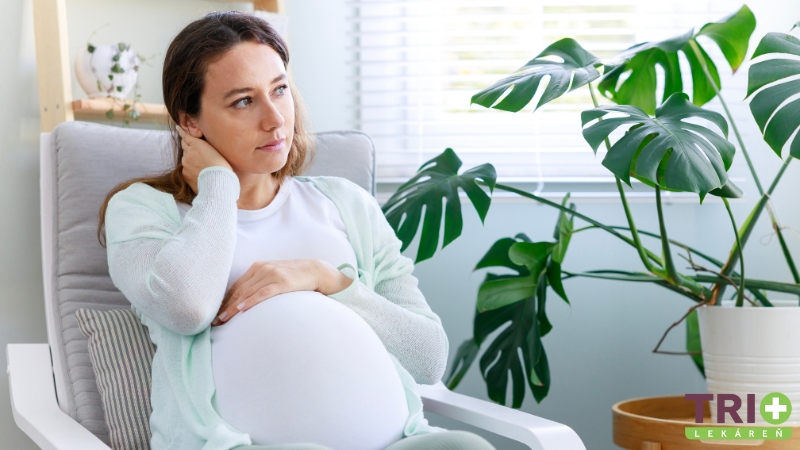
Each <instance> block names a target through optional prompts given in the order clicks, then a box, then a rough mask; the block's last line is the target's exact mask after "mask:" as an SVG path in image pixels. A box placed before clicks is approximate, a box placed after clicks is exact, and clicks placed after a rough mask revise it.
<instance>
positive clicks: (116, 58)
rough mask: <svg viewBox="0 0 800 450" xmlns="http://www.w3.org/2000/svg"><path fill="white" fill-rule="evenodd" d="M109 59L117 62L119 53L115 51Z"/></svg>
mask: <svg viewBox="0 0 800 450" xmlns="http://www.w3.org/2000/svg"><path fill="white" fill-rule="evenodd" d="M111 60H112V61H114V62H117V61H119V53H117V54H116V55H114V57H113V58H111Z"/></svg>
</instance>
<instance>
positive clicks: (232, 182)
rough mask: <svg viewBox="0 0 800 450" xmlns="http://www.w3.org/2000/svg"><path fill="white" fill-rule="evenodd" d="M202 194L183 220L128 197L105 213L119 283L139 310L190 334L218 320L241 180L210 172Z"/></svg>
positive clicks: (149, 201)
mask: <svg viewBox="0 0 800 450" xmlns="http://www.w3.org/2000/svg"><path fill="white" fill-rule="evenodd" d="M198 189H199V192H198V195H197V197H196V198H195V200H194V202H193V206H192V208H191V209H190V210H189V211H188V212H187V213H186V215H185V217H184V218H183V221H182V222H180V217H178V218H177V219H178V222H177V223H176V222H175V220H174V218H170V217H168V216H167V214H168V213H167V212H166V211H164V210H159V209H158V207H157V206H154V205H158V206H163V205H161V204H159V203H158V201H159V200H161V199H154V198H152V197H148V198H136V197H135V196H133V195H130V194H129V193H125V192H124V191H123V192H121V193H119V194H117V195H115V196H114V198H112V200H111V202H109V207H108V210H107V213H106V231H107V237H108V239H107V241H108V261H109V272H110V274H111V278H112V280H113V281H114V284H115V285H116V286H117V287H118V288H119V289H120V291H122V293H123V294H125V296H126V297H127V298H128V300H129V301H130V302H131V304H132V305H133V306H134V307H135V308H136V309H137V310H139V311H141V312H142V313H143V314H145V315H147V316H148V317H150V318H151V319H153V320H155V321H156V322H158V323H159V324H161V325H162V326H164V327H166V328H168V329H170V330H172V331H174V332H177V333H180V334H187V335H191V334H196V333H199V332H200V331H202V330H203V329H205V328H206V327H208V326H209V324H210V323H211V320H213V318H214V315H215V313H216V312H217V310H218V308H219V306H220V303H221V301H222V298H223V297H224V294H225V286H226V285H227V280H228V275H229V272H230V266H231V263H232V261H233V253H234V250H235V246H236V211H237V206H236V201H237V199H238V197H239V189H240V187H239V181H238V178H237V177H236V175H235V174H234V173H233V172H232V171H230V170H227V169H224V168H220V167H213V168H208V169H206V170H204V171H203V172H201V174H200V176H199V177H198ZM159 194H161V195H163V193H158V194H155V193H154V194H153V195H159ZM117 196H120V198H117ZM170 200H171V199H170ZM162 201H163V200H162ZM172 201H174V200H172ZM167 211H168V210H167Z"/></svg>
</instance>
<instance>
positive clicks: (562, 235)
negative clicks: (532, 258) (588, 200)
mask: <svg viewBox="0 0 800 450" xmlns="http://www.w3.org/2000/svg"><path fill="white" fill-rule="evenodd" d="M569 196H570V195H569V194H567V195H566V196H564V199H563V200H562V201H561V206H563V207H566V206H567V202H568V201H569ZM569 207H570V209H573V210H574V209H575V204H570V205H569ZM574 217H575V216H573V215H570V216H569V219H568V218H567V213H566V212H565V211H564V210H563V209H562V210H561V211H560V212H559V215H558V222H557V223H556V229H555V231H554V232H553V238H555V240H556V246H555V248H554V249H553V260H554V261H555V262H557V263H558V264H561V263H562V262H564V256H566V254H567V247H569V241H570V239H572V230H574V229H575V220H574Z"/></svg>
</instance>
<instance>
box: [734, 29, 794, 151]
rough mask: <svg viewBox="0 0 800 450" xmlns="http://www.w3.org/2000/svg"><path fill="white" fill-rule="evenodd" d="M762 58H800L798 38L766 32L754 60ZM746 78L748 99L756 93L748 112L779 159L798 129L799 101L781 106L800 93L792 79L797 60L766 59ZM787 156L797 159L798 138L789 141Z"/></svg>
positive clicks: (756, 65)
mask: <svg viewBox="0 0 800 450" xmlns="http://www.w3.org/2000/svg"><path fill="white" fill-rule="evenodd" d="M763 55H770V56H779V55H792V56H800V39H797V38H796V37H794V36H791V35H789V34H785V33H767V34H766V36H764V37H763V38H762V39H761V42H759V43H758V47H756V51H755V53H753V58H756V57H759V56H763ZM747 75H748V77H747V96H748V97H749V96H751V95H752V94H753V93H755V92H757V91H758V93H757V94H755V96H754V97H753V98H752V100H751V101H750V112H751V113H752V114H753V118H755V120H756V123H757V124H758V128H759V129H760V130H761V133H762V135H763V136H764V141H766V142H767V144H768V145H769V146H770V148H772V150H773V151H775V153H777V154H778V155H779V156H780V155H781V153H782V151H783V147H784V146H785V145H786V143H787V142H788V141H789V138H790V137H791V136H792V134H793V133H794V132H795V131H796V130H797V128H798V127H800V99H793V100H792V101H790V102H787V103H786V104H783V103H784V102H785V101H786V100H788V99H789V97H791V96H793V95H795V94H797V93H800V80H797V79H791V77H793V76H795V75H800V61H798V60H797V59H788V58H779V57H776V58H773V59H768V60H765V61H761V62H758V63H755V64H752V65H751V66H750V70H749V72H748V74H747ZM773 83H774V84H773ZM768 85H769V86H768ZM789 154H790V155H791V156H793V157H795V158H800V135H798V136H796V137H795V138H794V139H793V140H792V142H791V145H790V146H789Z"/></svg>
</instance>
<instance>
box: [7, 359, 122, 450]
mask: <svg viewBox="0 0 800 450" xmlns="http://www.w3.org/2000/svg"><path fill="white" fill-rule="evenodd" d="M6 355H7V359H6V360H7V361H8V384H9V387H10V393H11V409H12V411H13V412H14V421H15V422H17V426H18V427H20V429H22V431H24V432H25V434H27V435H28V436H29V437H30V438H31V439H33V442H35V443H36V444H37V445H38V446H39V447H41V448H43V449H46V450H68V449H69V450H72V449H74V450H110V447H108V446H107V445H106V444H105V443H103V441H101V440H100V439H98V438H97V437H96V436H95V435H93V434H92V433H91V432H89V430H87V429H86V428H84V427H82V426H81V425H80V424H79V423H78V422H76V421H74V420H72V418H71V417H70V416H68V415H66V414H64V412H63V411H61V409H60V408H59V407H58V403H57V402H56V391H55V384H54V382H53V365H52V362H51V359H50V346H49V345H48V344H8V346H7V347H6Z"/></svg>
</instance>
